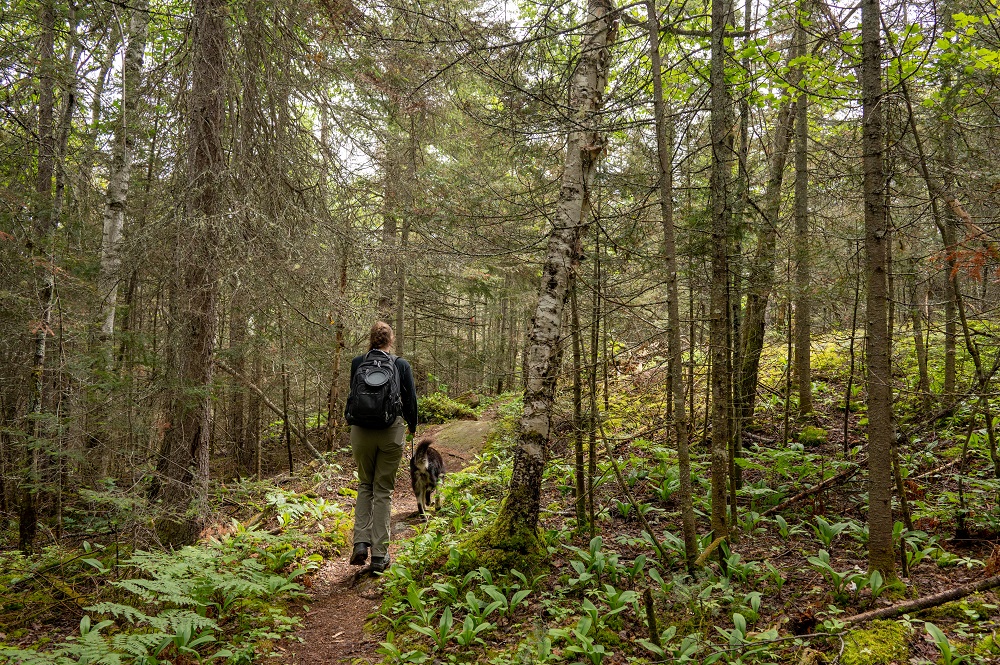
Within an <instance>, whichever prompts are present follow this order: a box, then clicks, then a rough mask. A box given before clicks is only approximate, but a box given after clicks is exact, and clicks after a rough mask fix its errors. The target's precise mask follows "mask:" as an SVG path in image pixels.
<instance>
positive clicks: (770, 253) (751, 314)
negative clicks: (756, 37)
mask: <svg viewBox="0 0 1000 665" xmlns="http://www.w3.org/2000/svg"><path fill="white" fill-rule="evenodd" d="M793 53H794V50H793ZM800 76H801V72H800V70H799V69H798V68H795V69H793V70H792V72H791V73H790V78H791V79H792V81H791V82H792V83H793V84H797V83H798V81H799V78H800ZM794 107H795V104H794V103H793V102H792V97H791V95H789V96H788V97H786V98H785V101H784V102H783V103H782V105H781V108H780V109H779V110H778V119H777V125H776V126H775V129H774V140H773V144H772V145H773V147H772V149H771V161H770V166H769V167H768V173H769V176H768V181H767V186H766V188H765V190H764V200H763V206H762V209H761V212H762V217H763V219H762V220H761V222H760V227H759V230H758V231H757V251H756V253H755V254H754V258H753V261H752V263H751V264H750V270H749V274H748V276H747V288H746V300H747V304H746V308H745V311H744V314H743V326H742V328H743V329H742V332H741V333H740V342H741V344H742V345H743V348H742V349H741V351H740V353H739V357H740V367H739V371H738V375H737V381H739V384H740V385H739V389H738V391H737V395H739V397H740V404H739V405H738V407H737V408H738V413H737V415H738V417H739V418H740V419H741V420H742V422H743V423H744V424H747V423H749V422H750V420H752V418H753V410H754V404H755V402H756V399H757V373H758V368H759V367H760V354H761V351H762V350H763V348H764V315H765V314H766V312H767V303H768V300H769V299H770V297H771V291H772V290H773V288H774V263H775V243H776V241H777V237H778V214H779V212H780V210H781V184H782V182H783V180H784V176H785V160H786V158H787V156H788V147H789V143H790V141H791V136H792V130H793V127H794V123H793V118H794V117H795V116H794V113H793V110H794Z"/></svg>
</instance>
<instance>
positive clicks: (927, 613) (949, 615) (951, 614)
mask: <svg viewBox="0 0 1000 665" xmlns="http://www.w3.org/2000/svg"><path fill="white" fill-rule="evenodd" d="M993 611H994V609H993V608H991V607H989V606H988V604H987V602H986V599H985V598H984V597H983V595H982V594H975V595H974V596H970V597H968V598H964V599H962V600H956V601H953V602H950V603H945V604H944V605H939V606H938V607H932V608H930V609H927V610H924V611H923V612H921V614H920V616H921V618H922V619H926V620H928V621H935V620H941V619H957V620H959V621H969V620H970V619H972V620H979V619H982V618H985V617H990V616H992V614H993Z"/></svg>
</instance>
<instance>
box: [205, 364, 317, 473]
mask: <svg viewBox="0 0 1000 665" xmlns="http://www.w3.org/2000/svg"><path fill="white" fill-rule="evenodd" d="M215 366H216V367H218V368H219V369H221V370H222V371H223V372H225V373H226V374H229V375H230V376H232V377H234V378H236V379H239V380H240V382H241V383H242V384H243V385H245V386H246V387H247V388H249V389H250V390H251V391H252V392H253V393H254V394H255V395H257V397H259V398H260V401H262V402H263V403H264V406H266V407H267V408H269V409H271V410H272V411H274V412H275V413H276V414H278V415H279V416H281V417H282V418H284V414H283V413H282V411H281V409H280V408H279V407H278V405H277V404H275V403H274V402H272V401H271V400H270V399H268V397H267V395H265V394H264V392H263V391H262V390H261V389H260V388H258V387H257V386H255V385H254V384H253V381H251V380H250V379H249V378H247V377H246V376H245V375H244V374H242V373H241V372H238V371H236V370H235V369H233V368H232V367H230V366H229V365H227V364H226V363H224V362H223V361H221V360H219V359H218V358H216V359H215ZM288 429H289V431H290V432H291V433H292V434H294V435H295V437H296V438H297V439H298V440H299V441H301V442H302V444H303V445H304V446H305V447H306V448H307V449H308V450H309V452H310V453H312V455H313V457H315V458H316V459H318V460H320V461H322V460H323V455H322V453H320V452H319V451H318V450H316V448H314V447H313V445H312V444H311V443H309V439H307V438H306V437H305V435H304V434H302V432H300V431H299V428H298V427H296V426H295V423H293V422H292V421H290V420H289V421H288Z"/></svg>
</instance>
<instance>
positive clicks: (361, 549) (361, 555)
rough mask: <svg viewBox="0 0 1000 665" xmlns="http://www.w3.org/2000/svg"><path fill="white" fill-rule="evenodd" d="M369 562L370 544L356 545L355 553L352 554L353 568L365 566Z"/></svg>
mask: <svg viewBox="0 0 1000 665" xmlns="http://www.w3.org/2000/svg"><path fill="white" fill-rule="evenodd" d="M367 560H368V543H354V552H353V553H352V554H351V565H352V566H363V565H365V561H367Z"/></svg>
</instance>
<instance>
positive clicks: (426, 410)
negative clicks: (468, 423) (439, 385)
mask: <svg viewBox="0 0 1000 665" xmlns="http://www.w3.org/2000/svg"><path fill="white" fill-rule="evenodd" d="M417 418H418V420H420V422H422V423H443V422H447V421H449V420H476V412H475V411H473V410H472V409H471V408H469V407H468V406H467V405H465V404H462V403H461V402H458V401H456V400H453V399H452V398H450V397H448V396H447V395H446V394H444V393H442V392H436V393H431V394H430V395H428V396H427V397H421V398H420V399H418V400H417Z"/></svg>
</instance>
